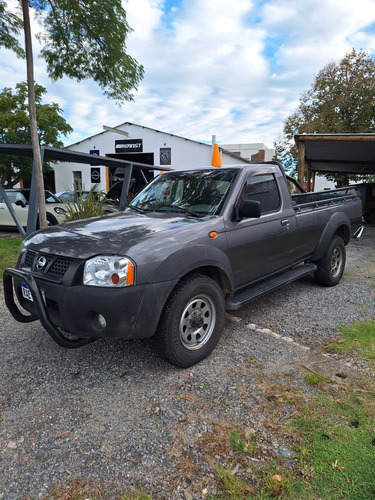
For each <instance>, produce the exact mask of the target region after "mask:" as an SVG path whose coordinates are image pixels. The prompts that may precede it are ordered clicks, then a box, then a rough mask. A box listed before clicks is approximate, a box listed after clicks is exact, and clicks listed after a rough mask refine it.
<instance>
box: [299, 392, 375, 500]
mask: <svg viewBox="0 0 375 500" xmlns="http://www.w3.org/2000/svg"><path fill="white" fill-rule="evenodd" d="M342 396H343V394H341V397H342ZM372 401H373V394H371V391H370V392H369V393H368V394H366V395H363V394H361V397H358V396H357V395H356V394H355V393H352V392H351V393H349V394H346V393H345V397H344V398H342V399H337V398H335V397H333V396H329V395H327V394H323V395H320V396H318V397H315V398H313V400H312V401H311V402H310V404H309V405H308V406H306V407H305V408H303V409H302V411H301V412H300V413H299V414H298V415H297V416H295V417H294V419H293V423H292V428H293V429H294V431H295V432H296V433H297V435H298V438H299V440H300V445H299V446H297V447H296V454H297V455H296V456H297V459H298V460H297V463H296V466H297V467H296V472H297V475H296V479H297V481H296V482H295V484H294V487H293V494H294V497H295V498H299V497H301V498H302V497H303V498H326V499H328V498H329V499H341V498H351V499H372V498H375V474H374V470H375V418H374V413H373V410H374V409H373V404H372V403H371V402H372ZM368 403H371V404H368ZM306 475H308V477H307V478H306ZM299 477H300V478H301V479H302V478H303V479H304V480H303V481H298V479H299Z"/></svg>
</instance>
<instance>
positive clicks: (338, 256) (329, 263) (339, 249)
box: [315, 236, 346, 286]
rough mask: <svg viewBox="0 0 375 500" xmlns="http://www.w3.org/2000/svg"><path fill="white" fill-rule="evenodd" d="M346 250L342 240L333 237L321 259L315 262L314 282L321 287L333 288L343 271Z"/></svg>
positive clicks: (338, 237)
mask: <svg viewBox="0 0 375 500" xmlns="http://www.w3.org/2000/svg"><path fill="white" fill-rule="evenodd" d="M345 262H346V250H345V244H344V241H343V239H342V238H341V237H340V236H335V237H334V238H333V239H332V241H331V243H330V245H329V246H328V248H327V252H326V254H325V255H324V257H323V258H322V259H320V260H319V261H318V262H316V265H317V267H318V269H317V270H316V271H315V281H316V282H317V283H318V285H322V286H335V285H337V283H338V282H339V281H340V280H341V278H342V275H343V274H344V270H345Z"/></svg>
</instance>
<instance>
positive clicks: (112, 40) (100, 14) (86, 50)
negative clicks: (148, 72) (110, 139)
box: [30, 0, 143, 102]
mask: <svg viewBox="0 0 375 500" xmlns="http://www.w3.org/2000/svg"><path fill="white" fill-rule="evenodd" d="M30 4H31V6H32V7H34V8H35V9H36V10H37V11H38V12H39V13H40V14H41V15H40V20H41V22H42V24H43V27H44V31H43V33H42V34H40V35H39V39H40V41H41V42H42V44H43V45H44V47H43V49H42V51H41V55H42V57H43V58H44V59H45V61H46V62H47V70H48V73H49V75H50V77H51V78H52V79H53V80H57V79H59V78H62V77H63V76H64V75H66V76H68V77H70V78H74V79H76V80H77V81H80V80H83V79H86V78H92V79H93V80H94V81H95V82H97V83H98V84H99V86H100V87H101V89H102V90H103V93H104V94H105V95H107V96H108V97H110V98H113V99H115V100H118V101H119V102H124V101H129V100H133V96H132V94H131V93H130V90H131V89H133V88H137V87H138V85H139V82H140V80H141V79H142V78H143V66H141V65H139V64H138V63H137V61H136V60H135V59H133V58H132V57H130V56H129V55H128V54H127V53H126V37H127V35H128V33H130V32H131V28H130V27H129V25H128V22H127V20H126V12H125V10H124V9H123V7H122V3H121V0H111V1H103V0H89V1H86V2H76V1H73V0H59V1H52V2H51V1H48V2H47V1H45V0H35V1H32V2H30Z"/></svg>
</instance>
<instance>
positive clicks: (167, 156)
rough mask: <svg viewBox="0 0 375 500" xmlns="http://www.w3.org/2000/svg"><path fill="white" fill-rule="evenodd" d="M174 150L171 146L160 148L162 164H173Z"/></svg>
mask: <svg viewBox="0 0 375 500" xmlns="http://www.w3.org/2000/svg"><path fill="white" fill-rule="evenodd" d="M171 163H172V151H171V148H160V165H171Z"/></svg>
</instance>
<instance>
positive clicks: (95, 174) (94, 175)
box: [91, 167, 100, 184]
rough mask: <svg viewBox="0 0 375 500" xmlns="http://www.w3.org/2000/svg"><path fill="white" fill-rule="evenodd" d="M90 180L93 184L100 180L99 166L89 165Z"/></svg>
mask: <svg viewBox="0 0 375 500" xmlns="http://www.w3.org/2000/svg"><path fill="white" fill-rule="evenodd" d="M91 182H92V183H93V184H96V183H98V182H100V167H91Z"/></svg>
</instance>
